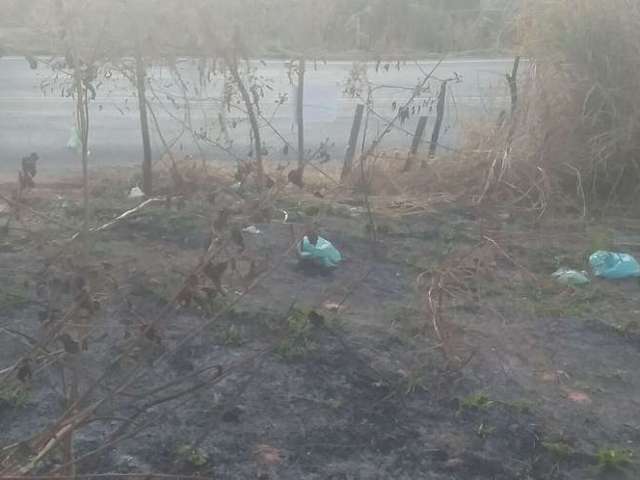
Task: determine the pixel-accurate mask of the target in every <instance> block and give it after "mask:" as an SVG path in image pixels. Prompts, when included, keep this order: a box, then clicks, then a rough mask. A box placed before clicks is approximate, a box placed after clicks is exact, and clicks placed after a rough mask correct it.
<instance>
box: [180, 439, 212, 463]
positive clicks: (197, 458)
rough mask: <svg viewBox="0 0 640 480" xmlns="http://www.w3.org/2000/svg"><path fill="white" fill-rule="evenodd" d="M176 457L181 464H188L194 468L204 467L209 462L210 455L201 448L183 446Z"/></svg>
mask: <svg viewBox="0 0 640 480" xmlns="http://www.w3.org/2000/svg"><path fill="white" fill-rule="evenodd" d="M176 456H177V457H178V460H179V461H181V462H185V463H188V464H189V465H192V466H194V467H203V466H204V465H206V464H207V462H209V455H207V453H206V452H204V451H203V450H202V449H200V448H195V447H193V446H192V445H188V444H186V445H181V446H179V447H178V449H177V450H176Z"/></svg>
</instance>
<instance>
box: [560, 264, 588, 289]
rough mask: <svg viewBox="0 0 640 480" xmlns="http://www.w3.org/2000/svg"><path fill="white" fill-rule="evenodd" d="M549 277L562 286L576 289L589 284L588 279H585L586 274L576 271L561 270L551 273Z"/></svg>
mask: <svg viewBox="0 0 640 480" xmlns="http://www.w3.org/2000/svg"><path fill="white" fill-rule="evenodd" d="M551 276H552V277H554V278H555V279H556V281H557V282H558V283H561V284H562V285H571V286H574V287H578V286H581V285H587V284H588V283H590V280H589V277H587V272H578V271H577V270H570V269H568V268H561V269H559V270H557V271H556V272H554V273H552V274H551Z"/></svg>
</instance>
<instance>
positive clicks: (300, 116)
mask: <svg viewBox="0 0 640 480" xmlns="http://www.w3.org/2000/svg"><path fill="white" fill-rule="evenodd" d="M305 68H306V62H305V59H304V58H303V57H300V59H299V60H298V91H297V94H298V95H297V98H296V121H297V124H298V171H299V173H300V180H301V181H302V179H303V177H304V74H305Z"/></svg>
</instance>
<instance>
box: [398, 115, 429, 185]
mask: <svg viewBox="0 0 640 480" xmlns="http://www.w3.org/2000/svg"><path fill="white" fill-rule="evenodd" d="M427 119H428V117H427V116H426V115H423V116H421V117H420V118H419V119H418V125H417V126H416V133H415V135H414V136H413V141H412V142H411V150H409V156H408V157H407V162H406V163H405V164H404V169H403V171H405V172H408V171H409V170H411V168H412V167H413V163H414V161H415V159H416V155H417V154H418V149H419V148H420V143H421V142H422V137H423V136H424V130H425V128H426V127H427Z"/></svg>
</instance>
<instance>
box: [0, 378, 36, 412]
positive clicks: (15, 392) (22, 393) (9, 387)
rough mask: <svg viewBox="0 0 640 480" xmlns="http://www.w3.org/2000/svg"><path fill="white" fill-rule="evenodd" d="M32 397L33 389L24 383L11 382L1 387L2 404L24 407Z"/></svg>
mask: <svg viewBox="0 0 640 480" xmlns="http://www.w3.org/2000/svg"><path fill="white" fill-rule="evenodd" d="M30 398H31V390H29V389H28V388H27V387H25V386H24V385H22V384H14V383H9V384H6V385H4V386H3V387H2V388H0V405H3V404H4V405H7V406H9V407H11V408H22V407H24V406H25V405H26V404H27V403H28V402H29V399H30Z"/></svg>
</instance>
